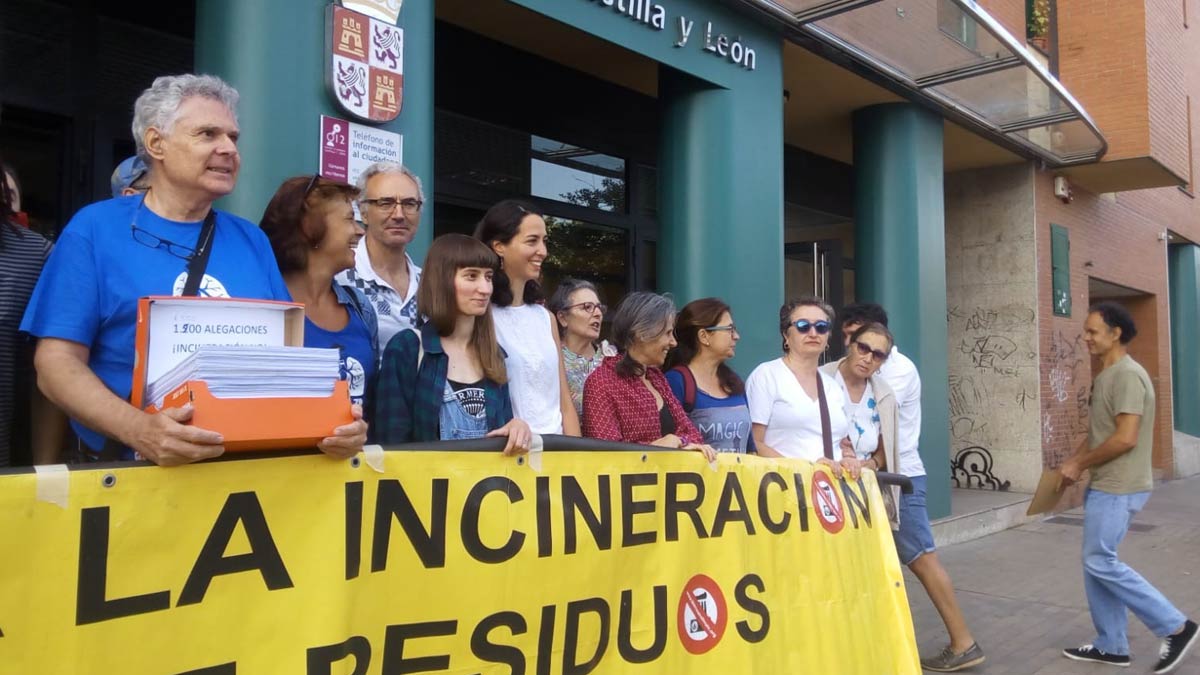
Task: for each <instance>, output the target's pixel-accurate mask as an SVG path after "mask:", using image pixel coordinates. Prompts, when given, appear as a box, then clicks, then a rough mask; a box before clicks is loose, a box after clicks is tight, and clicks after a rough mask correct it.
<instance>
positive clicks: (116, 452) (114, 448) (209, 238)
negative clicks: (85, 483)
mask: <svg viewBox="0 0 1200 675" xmlns="http://www.w3.org/2000/svg"><path fill="white" fill-rule="evenodd" d="M216 229H217V211H216V209H209V210H208V215H207V216H205V217H204V224H203V225H201V226H200V236H199V237H197V238H196V249H195V252H194V253H192V257H191V258H189V259H188V266H187V281H185V282H184V283H183V295H184V296H192V295H196V294H197V292H198V291H199V290H200V282H201V281H202V280H203V279H204V270H205V269H207V268H208V256H209V254H211V253H212V242H213V234H214V232H215V231H216ZM79 445H80V448H83V447H85V446H84V444H83V442H82V441H80V444H79ZM122 450H123V446H122V445H121V444H120V443H119V442H117V441H115V440H113V439H111V438H105V439H104V445H103V446H102V447H101V448H100V451H99V452H95V453H93V455H92V456H93V457H95V458H96V459H99V460H100V461H107V462H111V461H116V460H118V459H120V458H121V453H122Z"/></svg>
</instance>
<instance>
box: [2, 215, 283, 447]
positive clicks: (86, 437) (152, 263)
mask: <svg viewBox="0 0 1200 675" xmlns="http://www.w3.org/2000/svg"><path fill="white" fill-rule="evenodd" d="M135 218H136V222H135ZM202 222H203V221H196V222H191V223H182V222H177V221H172V220H167V219H165V218H161V217H159V216H158V215H156V214H155V213H154V212H152V211H151V210H150V209H149V208H147V207H145V206H143V205H142V196H141V195H133V196H129V197H120V198H117V199H108V200H105V201H102V202H97V203H95V204H91V205H90V206H85V207H84V208H82V209H80V210H79V212H78V213H76V214H75V217H73V218H71V222H70V223H68V224H67V227H66V228H65V229H64V230H63V232H62V235H61V236H59V238H58V241H57V242H56V243H55V246H54V250H53V252H52V253H51V254H50V258H49V260H47V261H46V267H45V269H43V270H42V276H41V278H40V279H38V283H37V287H36V288H34V290H33V297H32V298H30V300H29V308H28V309H27V310H26V312H25V318H24V320H23V321H21V330H22V331H24V332H27V333H30V334H31V335H34V336H36V337H39V338H42V337H50V338H60V339H63V340H70V341H71V342H78V343H79V344H82V345H84V346H86V347H88V348H89V349H90V354H89V356H88V366H89V367H90V368H91V369H92V372H94V373H95V374H96V376H97V377H99V378H100V380H101V381H102V382H104V384H105V385H106V386H107V387H108V388H109V389H111V390H112V392H113V393H115V394H116V395H117V396H119V397H121V398H123V399H128V398H129V391H130V389H131V388H132V385H133V382H132V380H133V360H134V332H135V328H136V324H137V303H138V299H139V298H141V297H144V296H147V295H180V294H182V292H183V285H184V282H185V281H186V279H187V264H188V263H187V260H185V259H184V258H180V257H177V256H176V255H172V253H171V251H174V252H176V253H181V254H182V255H185V256H186V255H188V254H189V252H190V251H191V250H192V248H193V247H195V245H196V239H197V238H198V237H199V235H200V226H201V224H202ZM131 224H132V225H136V226H137V228H138V230H139V231H138V232H134V231H133V230H132V229H131V227H130V226H131ZM147 233H149V234H147ZM135 234H136V238H135ZM156 238H157V239H156ZM158 240H165V241H169V242H171V243H172V245H171V246H169V247H168V246H166V245H159V246H158V247H157V248H155V247H154V243H157V241H158ZM168 248H169V249H170V251H169V250H168ZM200 295H203V296H208V297H233V298H251V299H259V300H287V299H288V292H287V287H286V286H284V284H283V277H281V276H280V274H279V268H278V267H277V266H276V264H275V254H274V253H273V252H272V251H271V244H270V242H268V241H267V236H266V235H265V234H263V232H262V231H261V230H259V229H258V227H256V226H255V225H254V224H252V223H250V222H249V221H246V220H243V219H241V218H238V217H237V216H234V215H232V214H229V213H224V212H221V211H218V212H217V217H216V229H215V231H214V233H213V243H212V253H211V255H210V257H209V260H208V267H207V269H206V271H205V274H204V277H203V281H202V282H201V284H200ZM71 425H72V426H73V427H74V428H75V431H76V433H78V434H79V437H80V438H81V439H83V441H84V443H86V444H87V445H88V446H89V447H91V448H93V449H95V450H99V449H101V448H102V447H103V446H104V437H103V436H102V435H100V434H99V433H96V432H95V431H92V430H90V429H87V428H85V427H83V426H81V425H80V424H79V423H78V422H75V421H74V420H72V422H71Z"/></svg>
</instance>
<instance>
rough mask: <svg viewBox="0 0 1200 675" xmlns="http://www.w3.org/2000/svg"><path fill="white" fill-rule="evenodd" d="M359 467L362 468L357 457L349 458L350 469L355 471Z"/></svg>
mask: <svg viewBox="0 0 1200 675" xmlns="http://www.w3.org/2000/svg"><path fill="white" fill-rule="evenodd" d="M360 466H362V460H361V459H359V457H358V455H355V456H353V457H351V458H350V468H352V469H357V468H358V467H360Z"/></svg>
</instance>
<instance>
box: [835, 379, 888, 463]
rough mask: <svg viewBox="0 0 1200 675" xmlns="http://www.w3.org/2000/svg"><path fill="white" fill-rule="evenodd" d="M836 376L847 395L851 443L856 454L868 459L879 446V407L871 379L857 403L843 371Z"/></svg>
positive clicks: (847, 414)
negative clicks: (852, 397)
mask: <svg viewBox="0 0 1200 675" xmlns="http://www.w3.org/2000/svg"><path fill="white" fill-rule="evenodd" d="M835 377H836V379H837V383H838V386H839V387H841V388H842V394H843V395H845V397H846V421H847V423H848V424H849V425H850V443H851V445H853V446H854V455H855V456H856V457H858V458H859V459H861V460H866V459H867V458H868V457H870V456H871V455H873V454H875V450H876V449H877V448H878V447H879V409H878V408H876V407H875V391H874V390H873V389H871V381H870V380H867V386H866V388H864V389H863V393H862V398H860V399H858V403H855V402H854V401H851V400H850V390H849V389H848V388H847V387H846V380H845V379H843V378H842V371H840V370H839V371H837V375H836V376H835Z"/></svg>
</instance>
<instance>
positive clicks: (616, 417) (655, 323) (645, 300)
mask: <svg viewBox="0 0 1200 675" xmlns="http://www.w3.org/2000/svg"><path fill="white" fill-rule="evenodd" d="M674 328H675V304H674V303H672V302H671V299H670V298H668V297H666V296H663V295H658V294H656V293H645V292H638V293H630V294H629V295H628V296H626V297H625V299H624V300H623V301H622V302H621V306H620V307H618V308H617V311H616V313H615V314H614V315H613V321H612V332H613V341H614V342H615V343H616V346H617V349H619V350H621V351H622V354H621V355H620V356H610V357H608V358H606V359H604V363H603V364H601V365H600V367H599V368H597V369H596V371H595V372H593V373H592V374H591V375H590V376H589V377H588V379H587V382H586V383H584V385H583V434H584V435H585V436H587V437H589V438H600V439H604V440H610V441H624V442H626V443H645V444H648V445H658V446H662V447H665V448H680V449H684V450H697V451H699V452H702V453H704V456H705V457H707V458H708V459H710V460H711V459H713V458H715V457H716V451H715V450H713V448H712V446H709V445H706V444H704V438H703V436H701V434H700V432H699V431H698V430H697V429H696V427H695V425H693V424H692V422H691V420H689V419H688V416H687V414H686V413H685V412H684V411H683V406H681V405H680V404H679V401H677V400H676V399H675V395H674V394H672V393H671V387H670V385H668V384H667V378H666V377H664V376H663V374H662V370H661V369H662V365H663V362H664V360H665V359H666V357H667V352H668V351H669V350H670V349H671V348H672V347H674V346H675V335H674Z"/></svg>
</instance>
